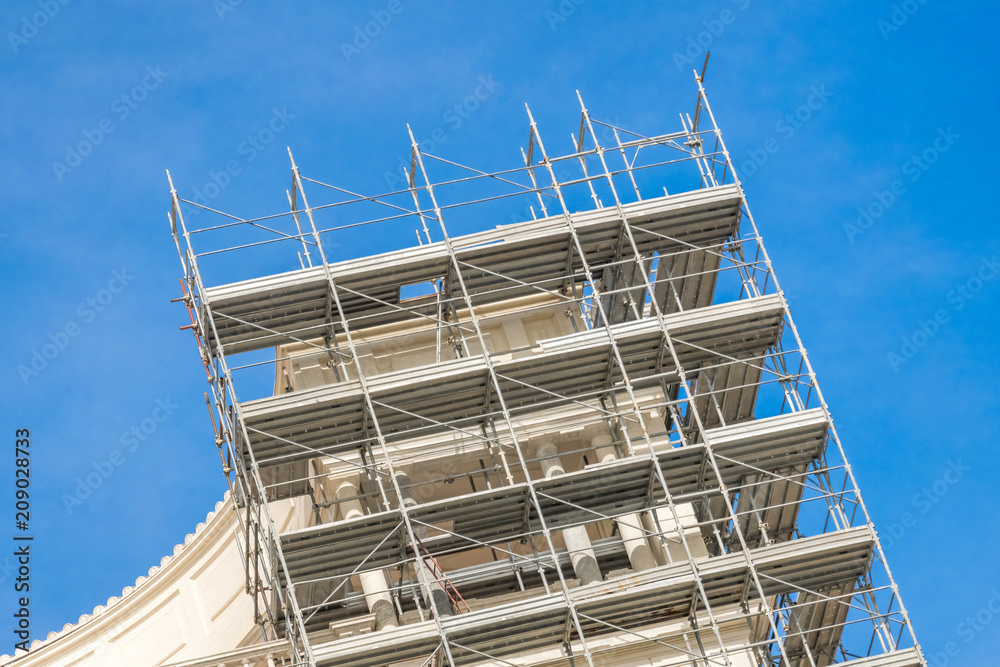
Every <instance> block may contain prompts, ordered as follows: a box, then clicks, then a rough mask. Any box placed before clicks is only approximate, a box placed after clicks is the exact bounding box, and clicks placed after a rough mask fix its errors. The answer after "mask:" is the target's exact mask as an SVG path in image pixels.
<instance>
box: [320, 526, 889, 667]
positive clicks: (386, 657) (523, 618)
mask: <svg viewBox="0 0 1000 667" xmlns="http://www.w3.org/2000/svg"><path fill="white" fill-rule="evenodd" d="M872 548H873V541H872V533H871V531H870V530H868V529H867V528H866V527H861V528H852V529H849V530H845V531H840V532H836V533H827V534H824V535H817V536H815V537H807V538H802V539H800V540H795V541H794V542H789V543H786V544H780V545H775V546H770V547H763V548H761V549H756V550H754V551H753V556H754V559H755V562H756V565H757V568H758V571H760V572H775V571H780V572H784V573H791V574H790V580H789V582H787V583H775V582H774V581H773V580H770V581H769V580H765V583H764V588H765V595H768V596H771V595H777V594H780V593H783V592H789V590H790V587H791V586H797V587H801V588H805V589H813V588H815V587H817V586H821V585H824V584H825V583H826V582H828V581H831V580H834V581H852V580H853V579H855V578H857V577H858V576H859V575H860V574H861V573H862V572H863V571H864V567H865V566H866V565H867V563H868V560H869V559H870V557H871V551H872ZM803 562H804V563H805V564H806V565H807V566H808V567H805V568H803V567H801V566H800V565H801V563H803ZM696 566H697V569H698V574H696V573H695V571H694V570H693V569H692V566H691V564H689V563H677V564H673V565H665V566H661V567H657V568H654V569H652V570H646V571H644V572H639V573H634V574H627V575H623V576H620V577H614V578H611V579H609V580H607V581H604V582H597V583H594V584H590V585H588V586H582V587H579V588H575V589H573V590H571V591H570V592H569V595H570V597H571V598H572V599H573V601H574V604H575V605H576V608H577V610H578V611H579V612H580V613H581V614H582V615H583V618H582V619H581V621H582V624H583V629H584V632H585V633H586V634H587V635H588V636H589V635H590V634H591V633H593V634H594V635H597V634H606V633H609V632H617V630H616V629H615V628H613V627H611V626H612V625H613V626H617V627H618V628H624V629H626V630H627V629H629V628H635V627H639V626H642V625H643V624H645V623H647V622H650V621H651V620H652V619H653V618H655V619H656V620H657V621H659V622H662V621H664V620H669V619H671V618H678V619H682V618H686V617H687V615H688V613H689V610H690V608H691V595H692V592H693V591H694V590H695V589H694V587H693V584H694V582H695V581H696V577H698V576H700V578H701V581H702V583H703V585H704V587H705V589H706V592H707V594H708V596H709V598H710V600H712V603H713V604H716V603H718V604H729V603H731V604H736V603H738V602H739V601H740V597H741V595H742V594H743V591H744V589H745V584H746V581H747V578H748V577H750V576H751V573H750V569H749V567H748V564H747V560H746V558H745V556H744V555H743V554H729V555H726V556H720V557H717V558H703V559H699V560H697V561H696ZM568 613H569V607H568V604H567V602H566V600H565V597H564V595H563V594H561V593H554V594H550V595H539V596H537V597H535V598H532V599H530V600H522V601H518V602H514V603H509V604H503V605H498V606H495V607H488V608H486V609H482V610H478V611H473V612H470V613H466V614H458V615H456V616H451V617H447V618H443V619H441V625H442V628H443V630H444V632H445V635H446V636H447V637H448V639H449V641H452V640H453V641H454V642H455V644H456V645H457V646H453V647H452V655H453V657H454V658H455V660H456V663H458V664H471V663H474V662H479V661H481V660H483V659H484V658H483V656H482V654H487V655H488V656H491V657H495V658H502V657H503V656H505V655H510V654H513V653H519V652H522V651H525V650H529V649H532V648H537V647H540V646H543V645H550V644H557V643H559V642H560V641H561V638H562V637H563V636H564V632H565V630H566V622H567V620H566V619H567V617H568ZM437 636H438V635H437V632H436V628H435V627H434V624H433V623H432V622H431V621H426V622H424V623H419V624H414V625H413V626H403V627H402V628H400V629H399V630H398V631H395V630H394V631H392V632H387V633H385V640H384V641H383V640H382V637H381V636H376V637H367V638H365V641H358V640H357V639H354V638H348V639H345V640H338V641H334V642H329V643H327V644H322V645H318V646H315V647H314V654H315V656H316V660H317V664H318V665H331V666H332V665H334V664H336V665H338V666H341V667H374V666H375V665H384V664H387V663H393V662H399V661H402V660H404V659H413V658H416V657H421V656H422V657H427V656H428V655H429V654H430V652H431V651H433V650H434V647H435V646H436V644H435V643H434V638H436V637H437ZM570 636H571V637H572V636H575V631H573V630H571V633H570ZM625 636H626V637H628V635H625ZM630 638H631V639H632V640H633V641H642V639H641V637H635V636H631V637H630ZM456 648H457V649H458V650H455V649H456ZM872 664H873V665H876V664H879V663H872ZM901 664H906V663H901ZM886 665H887V666H888V665H892V663H886ZM866 667H867V665H866ZM879 667H882V665H879ZM893 667H895V665H893Z"/></svg>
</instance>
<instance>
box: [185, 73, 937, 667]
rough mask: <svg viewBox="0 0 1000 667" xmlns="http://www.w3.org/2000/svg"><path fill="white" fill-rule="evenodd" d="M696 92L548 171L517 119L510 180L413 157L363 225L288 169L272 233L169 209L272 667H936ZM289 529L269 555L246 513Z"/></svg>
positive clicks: (588, 127)
mask: <svg viewBox="0 0 1000 667" xmlns="http://www.w3.org/2000/svg"><path fill="white" fill-rule="evenodd" d="M703 79H704V70H703V71H702V73H701V74H698V73H697V72H696V73H695V80H696V83H697V88H698V95H697V103H696V105H695V109H694V113H693V114H681V115H680V130H678V131H675V132H671V133H667V134H660V135H653V136H645V135H643V134H639V133H637V132H635V131H633V130H629V129H626V128H622V127H617V126H615V125H613V124H609V123H604V122H601V121H599V120H597V119H595V118H592V117H591V115H590V113H589V112H588V110H587V108H586V106H585V105H584V103H583V100H582V98H580V100H579V103H580V110H581V113H580V124H579V129H578V130H577V132H576V134H575V135H571V137H570V138H571V140H572V151H571V152H570V153H568V154H564V155H559V156H553V155H550V154H549V152H548V151H547V150H546V148H545V144H544V143H543V141H542V136H541V134H540V132H539V128H538V125H537V124H536V122H535V120H534V118H533V116H532V114H531V111H530V109H528V108H527V107H526V110H527V117H528V127H527V135H528V139H527V145H526V146H525V147H524V148H523V149H522V151H521V158H522V159H521V164H520V165H518V166H517V167H515V168H510V169H505V170H499V171H497V170H493V171H482V170H479V169H475V168H472V167H468V166H463V165H461V164H458V163H457V162H453V161H450V160H448V159H446V158H444V157H441V156H437V155H432V154H430V153H429V152H427V151H426V150H424V149H423V148H422V147H421V146H420V144H419V142H418V141H416V139H415V138H414V134H413V132H412V131H410V132H409V138H410V148H411V151H410V161H409V168H408V169H406V170H405V178H406V181H407V183H406V185H407V187H405V188H402V189H398V190H395V191H391V192H384V193H380V194H377V195H363V194H358V193H356V192H354V191H352V190H349V189H347V188H342V187H337V186H335V185H330V184H328V183H325V182H322V181H319V180H314V179H312V178H309V177H307V176H305V175H303V173H302V172H301V171H300V169H299V167H298V165H297V164H296V162H295V160H294V157H292V153H291V150H289V158H290V160H291V170H292V185H291V188H290V191H289V192H288V193H287V195H288V197H287V198H288V202H289V205H290V206H289V210H288V211H285V212H280V213H276V214H273V215H266V216H263V217H257V218H252V219H246V218H241V217H239V216H236V215H232V214H229V213H224V212H221V211H218V210H215V209H211V208H209V207H207V206H205V205H204V204H199V203H196V202H193V201H190V200H187V199H183V198H181V197H180V195H179V194H178V192H177V190H176V189H175V188H174V184H173V182H172V181H171V182H170V188H171V197H172V202H173V205H172V210H171V213H170V225H171V229H172V232H173V235H174V238H175V241H176V244H177V250H178V253H179V257H180V261H181V264H182V267H183V280H182V287H183V296H182V297H181V300H183V301H184V303H185V304H186V305H187V307H188V310H189V313H190V317H191V325H190V328H191V329H193V331H194V334H195V338H196V340H197V342H198V349H199V352H200V355H201V358H202V362H203V364H204V366H205V372H206V376H207V379H208V381H209V383H210V385H211V387H212V396H211V397H210V398H208V397H207V400H208V401H209V410H210V413H211V414H212V416H213V417H212V423H213V428H214V429H215V433H216V445H217V447H218V449H219V453H220V455H221V456H222V460H223V469H224V472H225V474H226V477H227V479H228V482H229V485H230V488H231V490H232V496H233V498H235V499H236V503H237V505H238V507H239V511H240V534H239V535H238V536H237V539H238V540H239V544H240V548H241V554H242V555H243V563H244V568H245V575H246V583H247V589H246V590H247V592H248V593H249V594H250V595H252V596H253V598H254V608H255V619H254V620H255V622H256V623H258V624H259V626H260V629H261V632H262V641H265V642H268V643H267V644H265V646H266V647H268V650H270V651H271V653H272V654H278V653H280V654H281V655H282V656H284V657H281V658H280V661H281V662H282V664H286V665H309V666H310V667H312V666H317V665H350V666H352V667H369V666H371V667H374V666H377V665H390V664H405V665H412V666H413V667H424V666H428V665H429V666H437V665H449V666H451V667H456V666H458V665H467V664H495V665H568V666H571V667H577V666H578V665H580V664H584V663H585V664H586V665H587V666H588V667H599V666H602V665H614V664H627V663H628V664H631V663H632V662H634V661H636V660H645V661H649V664H657V665H664V666H667V665H699V666H701V665H705V666H708V665H731V666H734V667H738V666H742V665H781V666H788V667H824V666H825V665H831V664H849V665H852V666H854V667H862V666H871V667H875V666H882V667H890V666H892V667H908V666H911V665H914V666H915V665H926V662H925V661H924V658H923V656H922V654H921V652H920V648H919V645H918V644H917V642H916V638H915V636H914V633H913V630H912V627H911V624H910V621H909V618H908V617H907V613H906V609H905V607H904V606H903V604H902V600H901V599H900V597H899V592H898V589H897V586H896V584H895V582H894V580H893V578H892V575H891V572H890V570H889V567H888V564H887V562H886V560H885V555H884V553H883V550H882V547H881V545H880V543H879V540H878V536H877V534H876V532H875V530H874V527H873V525H872V523H871V518H870V516H869V514H868V512H867V510H866V508H865V504H864V501H863V500H862V497H861V493H860V491H859V490H858V487H857V484H856V481H855V478H854V475H853V474H852V471H851V468H850V466H849V464H848V463H847V460H846V458H845V456H844V451H843V447H842V445H841V442H840V440H839V438H838V437H837V432H836V429H835V428H834V425H833V421H832V418H831V416H830V411H829V409H828V407H827V405H826V403H825V401H824V399H823V396H822V393H821V391H820V389H819V385H818V384H817V382H816V376H815V374H814V372H813V368H812V366H811V365H810V363H809V359H808V356H807V355H806V351H805V348H804V347H803V345H802V342H801V339H800V338H799V334H798V331H797V330H796V328H795V324H794V322H793V320H792V317H791V314H790V312H789V310H788V304H787V302H786V299H785V297H784V294H783V293H782V291H781V289H780V287H779V284H778V281H777V278H776V277H775V275H774V272H773V268H772V266H771V261H770V259H769V257H768V255H767V251H766V250H765V248H764V244H763V241H762V239H761V236H760V233H759V232H758V229H757V226H756V224H755V223H754V220H753V217H752V215H751V213H750V209H749V207H748V206H747V202H746V197H745V194H744V191H743V188H742V186H741V184H740V181H739V179H738V178H737V175H736V171H735V169H734V166H733V162H732V160H731V158H730V156H729V153H728V152H727V150H726V147H725V144H724V142H723V140H722V134H721V132H720V131H719V128H718V126H717V124H716V121H715V117H714V116H713V114H712V111H711V107H710V106H709V104H708V99H707V97H706V94H705V89H704V86H703ZM431 171H435V172H436V173H437V174H438V175H437V176H436V180H433V179H432V177H431V176H430V172H431ZM168 176H169V175H168ZM306 185H308V186H309V188H310V195H309V196H310V197H313V198H314V200H315V201H314V202H313V203H310V201H309V199H307V194H306V189H305V188H306ZM317 197H322V198H323V200H322V201H320V200H319V199H317ZM536 206H537V209H536V208H535V207H536ZM521 208H523V210H524V211H525V212H526V215H524V216H519V215H517V214H515V215H513V216H512V215H511V214H510V211H511V210H520V209H521ZM185 214H187V220H186V219H185ZM195 218H197V221H198V222H199V223H201V224H200V226H195V225H194V223H193V221H194V220H195ZM446 220H447V221H448V224H447V226H446ZM484 220H486V221H491V222H492V223H494V224H495V223H496V222H502V223H504V224H497V225H496V226H495V227H494V228H491V229H486V230H485V231H483V227H484V225H483V221H484ZM505 221H506V222H505ZM449 228H451V229H453V230H458V231H460V232H462V233H460V234H458V235H454V236H452V235H451V234H450V233H449V231H448V230H449ZM414 230H415V231H416V236H417V245H416V246H410V247H401V248H399V249H395V250H392V251H390V252H384V253H382V254H377V255H370V256H365V257H350V256H346V257H344V258H342V259H337V257H336V255H344V254H345V252H346V253H347V254H348V255H349V254H350V250H349V249H350V248H352V247H355V246H356V245H357V244H360V243H362V242H364V237H365V236H367V237H369V238H370V237H371V236H372V235H373V232H375V233H377V234H379V238H380V239H382V240H383V241H384V242H385V243H393V242H394V239H396V240H398V239H403V238H410V239H412V236H409V235H410V234H412V233H413V231H414ZM432 230H433V231H432ZM435 236H436V237H437V239H435V238H434V237H435ZM196 247H197V248H198V250H197V251H196V249H195V248H196ZM345 248H346V249H347V250H346V251H345V250H344V249H345ZM292 253H294V255H293V254H292ZM289 260H291V261H294V262H295V263H296V264H297V266H298V268H295V269H294V270H291V271H287V272H283V273H277V274H271V275H267V276H264V277H260V276H258V275H254V273H253V271H255V270H259V267H271V266H283V267H287V266H288V263H289ZM248 271H249V272H250V275H249V276H247V275H246V274H245V272H248ZM206 281H210V282H209V283H206ZM272 350H273V351H274V355H273V357H272V356H271V351H272ZM236 363H238V365H233V364H236ZM244 376H245V378H246V379H244ZM237 377H240V380H239V382H237V381H236V378H237ZM237 387H239V389H240V393H241V397H240V398H237V393H236V391H237ZM248 393H249V394H250V397H249V398H247V397H246V394H248ZM254 394H256V395H254ZM303 498H304V499H305V502H306V503H308V504H309V508H310V512H311V517H312V518H311V520H310V521H309V524H310V525H308V526H305V527H301V528H297V529H294V530H284V531H283V530H281V529H279V527H278V526H276V525H275V522H274V520H273V519H272V517H271V513H270V511H269V503H272V502H277V501H284V500H287V499H296V500H297V501H301V500H302V499H303ZM276 642H282V643H281V644H280V645H282V646H285V649H283V650H282V651H275V650H274V649H273V647H274V646H277V645H279V644H276ZM251 653H252V652H250V653H247V652H244V653H241V654H240V655H243V656H250V655H251ZM258 654H259V655H260V656H262V655H263V654H264V653H263V650H261V651H258V652H257V653H254V654H253V655H258ZM269 655H270V654H269ZM246 660H247V662H248V663H249V662H250V658H247V659H246ZM269 660H270V662H269V663H267V664H276V663H275V661H274V659H273V658H269ZM222 662H225V661H224V660H223V661H222ZM202 664H204V665H206V666H207V665H218V664H220V659H219V656H215V657H213V658H211V659H206V660H205V661H203V662H199V661H194V662H190V663H185V665H190V666H191V667H195V666H196V665H202ZM254 664H257V663H254ZM260 664H265V663H263V662H261V663H260Z"/></svg>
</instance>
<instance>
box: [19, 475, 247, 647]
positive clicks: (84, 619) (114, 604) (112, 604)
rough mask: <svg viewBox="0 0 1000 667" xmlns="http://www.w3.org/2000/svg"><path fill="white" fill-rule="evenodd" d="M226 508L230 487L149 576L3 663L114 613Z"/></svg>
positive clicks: (161, 575)
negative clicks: (212, 508)
mask: <svg viewBox="0 0 1000 667" xmlns="http://www.w3.org/2000/svg"><path fill="white" fill-rule="evenodd" d="M227 508H228V509H232V508H233V505H232V503H231V502H230V494H229V491H228V490H227V491H226V492H225V494H224V495H223V498H222V500H220V501H219V502H217V503H216V504H215V509H214V510H212V511H211V512H209V513H208V514H207V515H206V517H205V520H204V521H203V522H201V523H199V524H198V525H197V526H195V529H194V532H193V533H188V534H187V535H185V536H184V541H183V542H181V543H179V544H177V545H175V546H174V550H173V553H171V554H168V555H166V556H164V557H163V558H161V559H160V564H159V565H154V566H153V567H151V568H149V573H148V574H147V575H145V576H140V577H138V578H137V579H136V580H135V585H134V586H126V587H125V588H123V589H122V592H121V595H118V596H112V597H110V598H108V601H107V603H106V604H102V605H97V606H96V607H94V611H93V612H91V613H89V614H83V615H81V616H80V619H79V620H78V621H77V622H76V623H67V624H66V625H64V626H63V627H62V629H61V630H55V631H52V632H50V633H49V634H48V636H47V637H46V638H45V639H35V640H34V641H32V642H31V646H30V648H29V649H28V651H27V652H22V651H18V652H17V653H16V654H15V655H13V656H11V655H2V656H0V666H3V665H14V664H16V663H18V662H19V661H21V660H22V659H24V658H27V657H29V656H34V655H36V654H37V652H38V651H39V650H41V649H45V648H48V647H50V646H53V645H54V644H56V643H57V642H58V641H59V640H60V639H63V638H66V637H68V636H69V635H71V634H73V633H75V632H78V631H82V630H84V629H85V628H87V627H89V626H90V625H93V624H94V623H96V622H97V621H99V620H101V619H104V618H107V617H108V616H110V615H113V612H115V611H116V610H117V609H120V608H122V606H123V605H125V604H126V603H128V602H130V601H133V600H135V599H136V598H137V597H138V596H139V594H140V593H141V592H142V591H145V590H147V589H149V588H151V585H152V583H153V582H157V581H160V580H161V579H164V578H167V575H166V573H167V572H169V571H171V570H173V569H175V568H170V567H169V566H170V565H171V564H173V563H177V562H179V561H180V560H181V558H180V556H182V555H184V554H185V553H188V552H189V551H191V547H192V545H193V544H195V543H196V542H201V541H203V538H204V536H205V535H207V534H208V533H209V532H211V530H210V529H212V528H215V527H216V526H220V525H221V524H222V523H223V521H222V520H221V519H220V518H219V517H221V516H226V515H229V516H232V514H231V513H230V512H224V511H223V510H224V509H227ZM213 520H214V521H213Z"/></svg>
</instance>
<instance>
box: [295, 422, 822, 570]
mask: <svg viewBox="0 0 1000 667" xmlns="http://www.w3.org/2000/svg"><path fill="white" fill-rule="evenodd" d="M826 428H827V422H826V419H825V417H824V416H823V413H822V411H821V410H818V409H816V410H810V411H807V412H801V413H789V414H785V415H779V416H776V417H769V418H767V419H762V420H759V421H758V422H754V423H753V424H741V425H739V426H732V427H726V428H720V429H714V430H713V431H708V432H707V433H708V442H709V443H710V445H708V446H711V447H712V448H713V451H714V452H715V453H716V457H717V459H718V461H719V466H720V472H721V473H722V478H723V481H724V483H726V484H727V485H733V484H737V483H738V482H739V481H740V479H741V478H742V477H743V476H744V475H746V474H755V473H756V471H758V470H769V469H777V468H781V467H785V466H787V465H789V464H792V463H793V464H796V465H799V464H802V463H805V462H808V461H811V460H813V459H814V458H816V457H818V456H819V455H820V454H821V453H822V447H823V443H824V442H825V438H824V436H825V433H826ZM716 439H717V440H718V444H715V443H716ZM708 446H707V445H704V444H700V445H690V446H686V447H677V448H673V449H667V450H664V451H658V452H657V455H656V458H657V463H658V464H659V466H660V468H661V470H662V471H663V475H664V478H665V479H666V482H667V488H668V489H669V490H670V492H671V494H673V495H675V496H676V495H678V494H681V493H685V492H691V491H695V490H698V489H702V488H715V487H717V486H718V480H717V479H716V478H715V475H714V473H706V472H705V471H706V469H708V470H709V471H710V470H711V469H710V468H708V467H707V466H706V457H707V455H708ZM654 473H655V469H654V468H653V462H652V460H651V459H649V458H646V457H634V458H626V459H619V460H616V461H612V462H609V463H599V464H593V465H590V466H587V467H586V468H584V469H583V470H578V471H574V472H569V473H566V474H564V475H559V476H557V477H552V478H549V479H545V480H540V481H537V482H535V483H534V486H535V491H536V493H537V495H538V497H539V504H540V506H541V508H542V516H543V517H544V519H545V522H546V525H547V526H548V527H549V528H559V527H564V526H567V525H571V524H582V523H588V522H592V521H596V520H598V519H600V518H604V517H615V516H620V515H622V514H629V513H632V512H636V511H640V510H642V509H645V508H648V507H650V506H651V505H653V504H654V503H658V502H662V501H663V499H664V494H663V492H662V490H661V489H660V488H659V486H658V485H657V484H651V479H650V477H651V475H653V474H654ZM649 489H653V492H652V494H650V491H649ZM526 507H527V512H526V511H525V508H526ZM408 513H409V516H410V518H411V519H412V520H414V521H416V522H419V523H422V524H425V525H427V526H434V525H439V526H445V525H447V526H448V528H447V530H449V531H450V533H454V534H453V535H448V534H446V535H442V536H438V537H434V538H430V539H428V540H427V541H426V542H425V544H426V546H427V547H428V548H429V549H432V550H435V551H438V552H440V551H452V550H460V549H470V548H475V547H477V546H478V545H479V544H480V543H497V542H502V541H507V540H516V539H519V538H520V537H522V536H524V535H526V534H528V533H537V532H538V531H539V530H540V528H541V526H540V522H539V517H538V514H537V512H536V510H535V508H534V506H533V505H530V499H529V489H528V485H527V484H523V483H522V484H514V485H511V486H503V487H497V488H494V489H488V490H485V491H479V492H476V493H469V494H465V495H461V496H457V497H453V498H445V499H441V500H435V501H432V502H428V503H422V504H419V505H416V506H414V507H413V508H411V509H410V510H409V512H408ZM525 517H526V518H527V523H525ZM400 522H401V516H400V514H399V512H398V511H396V510H393V511H387V512H381V513H378V514H371V515H368V516H365V517H361V518H358V519H352V520H350V521H340V522H335V523H330V524H324V525H321V526H315V527H312V528H305V529H302V530H298V531H294V532H291V533H286V534H284V535H283V536H282V537H281V542H282V547H283V550H284V553H285V559H286V561H287V563H288V568H289V572H290V575H291V576H292V578H293V580H300V579H310V578H313V577H321V576H336V575H341V574H345V573H349V572H351V571H353V570H354V569H355V568H357V567H359V566H360V565H361V563H362V561H364V560H365V559H366V558H367V559H368V560H367V561H365V564H364V569H370V568H372V567H375V566H377V565H382V566H384V565H387V564H392V563H394V562H396V561H398V560H399V558H400V554H401V553H402V550H403V549H404V544H403V542H404V541H405V540H404V538H403V536H402V533H400V532H399V525H400ZM393 531H396V532H394V533H393ZM390 533H392V537H391V538H389V539H387V536H388V535H389V534H390ZM383 541H384V543H383V544H382V545H381V546H380V547H378V549H376V546H377V545H378V544H379V542H383ZM373 550H374V551H375V553H374V554H372V553H371V552H372V551H373Z"/></svg>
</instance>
